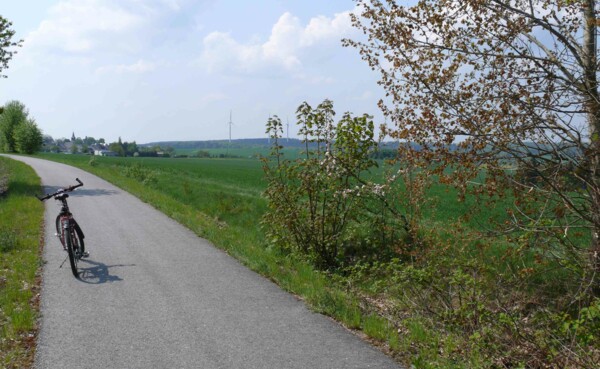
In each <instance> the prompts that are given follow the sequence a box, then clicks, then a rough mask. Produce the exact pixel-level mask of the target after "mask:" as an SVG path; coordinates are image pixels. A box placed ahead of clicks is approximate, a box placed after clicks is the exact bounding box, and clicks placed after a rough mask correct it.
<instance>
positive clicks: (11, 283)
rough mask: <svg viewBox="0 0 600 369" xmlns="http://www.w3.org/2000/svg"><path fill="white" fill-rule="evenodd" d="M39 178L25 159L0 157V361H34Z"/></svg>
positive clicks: (7, 364)
mask: <svg viewBox="0 0 600 369" xmlns="http://www.w3.org/2000/svg"><path fill="white" fill-rule="evenodd" d="M39 190H40V180H39V178H38V177H37V175H36V174H35V172H34V171H33V170H32V169H31V168H30V167H28V166H27V165H25V164H22V163H20V162H17V161H14V160H10V159H7V158H3V157H0V193H1V194H0V327H1V331H0V366H1V367H3V368H26V367H30V366H31V365H32V362H33V353H34V350H35V346H34V345H35V333H36V318H37V316H38V308H39V306H38V298H39V279H38V273H37V272H38V269H39V267H40V237H41V234H42V233H41V226H42V224H43V223H42V221H43V215H44V214H43V213H44V207H43V205H42V203H41V202H40V201H38V200H37V199H36V198H35V197H34V194H37V193H39Z"/></svg>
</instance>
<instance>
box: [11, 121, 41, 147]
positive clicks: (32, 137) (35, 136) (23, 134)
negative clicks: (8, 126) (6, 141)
mask: <svg viewBox="0 0 600 369" xmlns="http://www.w3.org/2000/svg"><path fill="white" fill-rule="evenodd" d="M43 143H44V140H43V136H42V131H40V129H39V128H38V126H37V124H36V123H35V121H34V120H33V119H27V120H26V121H25V122H23V123H21V124H20V125H19V126H18V127H17V128H16V129H15V149H16V151H18V152H19V153H21V154H33V153H35V152H37V151H39V150H40V149H41V148H42V145H43Z"/></svg>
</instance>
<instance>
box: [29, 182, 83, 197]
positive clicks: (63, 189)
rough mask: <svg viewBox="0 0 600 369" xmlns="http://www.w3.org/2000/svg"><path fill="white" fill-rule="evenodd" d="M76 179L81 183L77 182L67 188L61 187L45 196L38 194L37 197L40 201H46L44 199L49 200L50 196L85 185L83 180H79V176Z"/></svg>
mask: <svg viewBox="0 0 600 369" xmlns="http://www.w3.org/2000/svg"><path fill="white" fill-rule="evenodd" d="M75 180H76V181H77V183H79V184H76V185H74V186H69V187H66V188H61V189H60V190H58V191H56V192H55V193H51V194H48V195H46V196H44V197H39V196H36V197H37V198H38V200H40V201H44V200H48V199H49V198H51V197H54V196H57V195H60V194H62V193H65V192H71V191H73V190H74V189H76V188H77V187H81V186H83V182H81V181H80V180H79V178H75Z"/></svg>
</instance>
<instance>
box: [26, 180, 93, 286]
mask: <svg viewBox="0 0 600 369" xmlns="http://www.w3.org/2000/svg"><path fill="white" fill-rule="evenodd" d="M75 180H76V181H77V182H78V183H79V184H77V185H74V186H69V187H66V188H62V189H60V190H58V191H56V192H54V193H51V194H48V195H46V196H44V197H37V198H38V199H39V200H40V201H44V200H47V199H49V198H51V197H54V200H57V201H60V202H61V209H60V212H59V213H58V216H57V217H56V222H55V224H56V236H57V237H58V238H59V240H60V243H61V244H62V246H63V249H64V250H66V251H67V253H68V254H69V263H70V264H71V271H72V272H73V275H74V276H75V278H79V270H78V269H77V263H78V262H79V260H80V259H81V258H82V257H87V256H88V255H89V254H88V253H87V252H85V244H84V242H83V239H84V237H85V236H84V234H83V231H82V230H81V227H79V224H77V222H76V221H75V219H74V218H73V214H72V213H71V212H70V211H69V204H68V203H67V198H68V197H69V194H68V193H67V192H71V191H73V190H75V189H76V188H79V187H81V186H83V182H81V181H80V180H79V178H75ZM65 261H66V260H65ZM63 264H64V262H63ZM61 267H62V264H61Z"/></svg>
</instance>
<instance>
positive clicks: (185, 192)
mask: <svg viewBox="0 0 600 369" xmlns="http://www.w3.org/2000/svg"><path fill="white" fill-rule="evenodd" d="M214 150H222V149H214ZM237 150H238V151H237V152H238V154H240V156H242V155H241V154H242V151H239V150H243V153H244V154H247V153H249V152H250V151H252V149H251V148H248V149H237ZM232 151H233V149H232ZM298 153H299V151H298V150H290V151H289V153H288V152H286V155H287V154H289V155H288V157H289V158H295V157H297V155H298ZM263 154H264V155H266V154H267V153H266V152H264V153H261V155H263ZM236 155H237V154H236ZM250 156H251V155H250ZM40 157H42V158H46V159H50V160H55V161H61V162H64V163H66V164H71V165H75V166H80V167H82V168H83V169H87V170H91V171H92V172H94V167H92V166H90V165H89V162H90V160H91V159H92V157H90V156H86V155H62V154H42V155H40ZM93 158H94V159H93V160H94V161H96V163H97V164H98V165H97V167H96V168H95V170H106V169H107V168H112V169H113V170H114V171H116V172H117V173H120V174H122V173H125V172H124V170H125V168H126V167H130V166H140V167H141V168H143V170H144V171H146V172H148V175H150V176H152V177H153V179H152V181H151V182H152V184H151V185H150V186H151V187H154V188H156V189H159V190H160V191H161V192H162V193H163V194H165V195H168V196H170V197H172V198H173V199H175V200H177V201H179V202H182V203H184V204H189V205H190V206H192V207H194V208H195V209H197V210H199V211H202V212H204V213H206V214H208V215H210V216H212V217H217V218H219V219H222V220H225V221H226V222H227V223H230V222H233V223H236V224H240V225H242V224H246V225H247V226H248V227H254V226H256V225H257V220H259V219H260V217H261V216H262V214H263V212H264V210H265V209H266V202H265V200H264V199H263V197H262V192H263V191H264V190H265V189H266V185H267V184H266V182H265V180H264V178H263V170H262V162H261V161H260V160H258V159H257V158H255V157H252V158H249V157H248V156H245V157H243V158H228V159H219V158H178V159H172V158H142V157H138V158H133V157H127V158H121V157H93ZM382 166H383V165H382ZM382 171H383V169H382V168H379V169H376V171H375V172H374V173H372V174H371V175H372V177H373V178H375V179H376V178H378V177H380V176H381V175H382ZM426 202H427V204H428V206H424V207H423V208H424V209H425V211H424V216H425V218H426V219H429V221H430V222H433V223H446V222H448V221H449V220H450V221H452V220H458V219H459V218H460V217H462V216H464V215H468V214H469V213H471V212H472V211H473V208H474V207H477V206H479V205H478V204H477V203H476V201H475V200H474V199H472V198H467V199H466V200H465V201H462V202H459V201H457V194H456V191H455V190H454V189H452V188H449V187H446V186H441V185H434V186H433V187H432V188H431V189H430V191H429V193H428V195H427V196H426ZM503 217H505V211H504V209H503V208H502V207H500V206H498V207H494V208H486V209H483V213H482V214H480V217H478V218H477V219H471V220H469V222H468V224H470V225H471V226H472V227H474V228H481V227H482V226H483V225H482V224H483V223H484V222H482V221H481V220H482V219H486V220H487V219H488V218H493V219H495V220H500V219H502V218H503ZM250 219H252V220H253V221H252V222H250Z"/></svg>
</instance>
